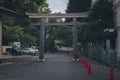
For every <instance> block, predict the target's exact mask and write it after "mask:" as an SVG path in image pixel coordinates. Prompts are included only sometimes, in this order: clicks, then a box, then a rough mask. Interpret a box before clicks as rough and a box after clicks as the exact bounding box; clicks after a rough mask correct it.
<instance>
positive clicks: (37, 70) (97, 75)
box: [0, 54, 119, 80]
mask: <svg viewBox="0 0 120 80" xmlns="http://www.w3.org/2000/svg"><path fill="white" fill-rule="evenodd" d="M45 58H46V61H45V62H37V56H21V57H16V58H13V59H9V60H8V61H6V62H5V63H4V64H0V80H109V74H108V73H109V72H108V70H107V69H101V70H100V69H97V68H96V67H93V68H94V69H93V74H92V75H91V76H88V75H87V72H86V70H85V69H84V68H83V66H82V65H80V64H79V63H78V62H75V61H72V57H71V56H69V55H67V54H46V55H45ZM116 80H119V79H116Z"/></svg>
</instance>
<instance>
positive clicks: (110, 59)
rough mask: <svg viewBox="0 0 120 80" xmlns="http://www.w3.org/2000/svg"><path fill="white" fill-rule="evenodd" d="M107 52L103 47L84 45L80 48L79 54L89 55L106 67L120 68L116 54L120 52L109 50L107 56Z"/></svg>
mask: <svg viewBox="0 0 120 80" xmlns="http://www.w3.org/2000/svg"><path fill="white" fill-rule="evenodd" d="M107 54H108V53H107V51H106V50H105V49H104V48H102V47H95V46H92V47H89V46H86V47H84V48H82V49H81V52H80V55H82V56H86V57H89V58H91V59H94V60H97V61H98V62H101V63H103V64H104V65H106V66H108V67H111V68H113V69H119V70H120V56H118V54H120V53H117V52H115V51H112V50H111V51H110V55H109V56H108V55H107Z"/></svg>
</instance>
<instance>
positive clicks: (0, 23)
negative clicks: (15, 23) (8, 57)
mask: <svg viewBox="0 0 120 80" xmlns="http://www.w3.org/2000/svg"><path fill="white" fill-rule="evenodd" d="M0 62H2V19H1V18H0Z"/></svg>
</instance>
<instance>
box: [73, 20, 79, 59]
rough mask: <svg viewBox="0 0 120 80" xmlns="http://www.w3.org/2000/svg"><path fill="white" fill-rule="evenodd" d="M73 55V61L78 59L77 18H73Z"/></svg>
mask: <svg viewBox="0 0 120 80" xmlns="http://www.w3.org/2000/svg"><path fill="white" fill-rule="evenodd" d="M73 49H74V50H73V54H74V59H75V60H76V59H78V57H79V55H78V36H77V18H73Z"/></svg>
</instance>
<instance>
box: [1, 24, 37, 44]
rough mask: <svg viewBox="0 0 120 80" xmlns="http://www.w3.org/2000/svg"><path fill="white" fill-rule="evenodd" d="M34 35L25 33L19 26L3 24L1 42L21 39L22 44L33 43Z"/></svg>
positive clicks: (34, 42)
mask: <svg viewBox="0 0 120 80" xmlns="http://www.w3.org/2000/svg"><path fill="white" fill-rule="evenodd" d="M36 40H37V39H36V37H33V36H32V35H30V34H29V33H25V32H24V29H23V28H21V27H20V26H6V25H4V26H3V44H4V45H7V44H8V43H10V42H14V41H21V43H22V44H27V45H35V44H36Z"/></svg>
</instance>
